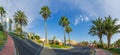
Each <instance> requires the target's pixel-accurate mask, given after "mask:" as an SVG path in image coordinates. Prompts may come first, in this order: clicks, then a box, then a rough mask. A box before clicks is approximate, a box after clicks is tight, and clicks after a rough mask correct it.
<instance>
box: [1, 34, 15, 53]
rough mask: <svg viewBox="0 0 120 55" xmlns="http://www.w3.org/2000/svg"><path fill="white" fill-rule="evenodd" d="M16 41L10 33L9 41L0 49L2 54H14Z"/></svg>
mask: <svg viewBox="0 0 120 55" xmlns="http://www.w3.org/2000/svg"><path fill="white" fill-rule="evenodd" d="M14 54H15V53H14V42H13V39H12V38H11V37H10V36H9V35H8V37H7V42H6V45H5V46H4V48H3V49H2V50H1V51H0V55H14Z"/></svg>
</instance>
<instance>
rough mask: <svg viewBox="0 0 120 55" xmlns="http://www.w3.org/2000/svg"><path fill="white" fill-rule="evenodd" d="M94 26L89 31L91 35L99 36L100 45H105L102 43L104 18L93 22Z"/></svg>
mask: <svg viewBox="0 0 120 55" xmlns="http://www.w3.org/2000/svg"><path fill="white" fill-rule="evenodd" d="M92 24H93V25H92V26H91V28H90V30H89V34H91V35H93V36H95V35H97V36H98V37H99V39H100V44H101V45H103V41H102V35H103V30H104V27H103V20H102V18H98V19H96V20H93V21H92Z"/></svg>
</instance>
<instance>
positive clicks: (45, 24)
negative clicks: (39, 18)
mask: <svg viewBox="0 0 120 55" xmlns="http://www.w3.org/2000/svg"><path fill="white" fill-rule="evenodd" d="M44 26H45V41H46V44H48V39H47V23H46V20H44Z"/></svg>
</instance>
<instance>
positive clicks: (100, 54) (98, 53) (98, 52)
mask: <svg viewBox="0 0 120 55" xmlns="http://www.w3.org/2000/svg"><path fill="white" fill-rule="evenodd" d="M95 51H96V54H95V55H109V54H108V53H107V52H105V51H104V50H102V49H95Z"/></svg>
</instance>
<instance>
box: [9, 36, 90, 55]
mask: <svg viewBox="0 0 120 55" xmlns="http://www.w3.org/2000/svg"><path fill="white" fill-rule="evenodd" d="M11 36H12V38H13V40H14V42H15V48H16V52H17V54H18V55H92V51H91V50H92V49H90V48H88V47H74V48H72V49H67V50H63V49H50V48H46V47H42V46H40V45H37V44H36V43H34V42H32V41H31V40H28V39H26V40H23V39H19V38H17V37H16V36H13V35H11Z"/></svg>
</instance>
